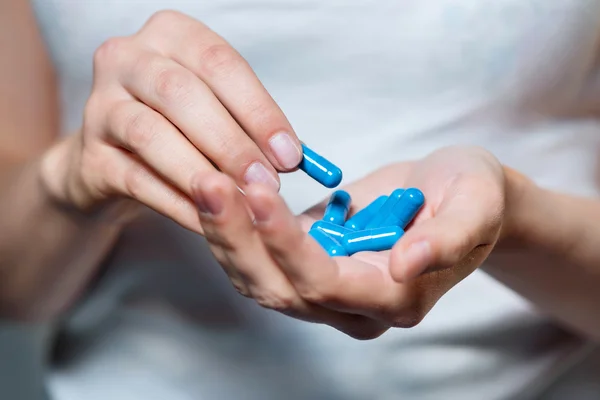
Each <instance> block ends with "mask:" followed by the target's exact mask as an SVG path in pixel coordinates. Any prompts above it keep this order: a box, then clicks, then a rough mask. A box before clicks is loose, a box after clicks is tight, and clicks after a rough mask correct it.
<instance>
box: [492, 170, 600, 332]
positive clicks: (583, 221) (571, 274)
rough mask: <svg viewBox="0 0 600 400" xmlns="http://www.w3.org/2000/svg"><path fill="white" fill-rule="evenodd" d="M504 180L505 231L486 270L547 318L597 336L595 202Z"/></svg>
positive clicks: (599, 292)
mask: <svg viewBox="0 0 600 400" xmlns="http://www.w3.org/2000/svg"><path fill="white" fill-rule="evenodd" d="M511 175H512V176H511ZM508 176H509V181H510V180H511V179H514V181H513V182H512V183H509V196H510V197H511V198H510V199H509V200H510V201H509V204H511V201H512V205H510V208H511V209H510V210H509V211H510V215H511V217H510V222H509V228H508V230H507V234H506V236H505V237H503V238H502V239H501V240H500V242H499V244H498V246H497V247H496V249H495V251H494V252H493V253H492V255H491V256H490V258H489V260H488V261H489V262H488V265H487V266H486V267H485V270H486V271H487V272H488V273H490V274H491V275H492V276H494V277H495V278H496V279H498V280H500V281H501V282H503V283H505V284H506V285H508V286H509V287H510V288H512V289H513V290H515V291H516V292H518V293H519V294H521V295H523V296H524V297H525V298H527V299H529V300H530V301H531V302H532V303H534V304H535V305H536V306H538V307H539V308H540V309H541V310H542V311H543V312H546V313H547V314H548V315H549V316H550V317H553V318H555V319H557V320H558V321H561V322H563V323H564V324H566V325H567V326H569V327H571V328H573V329H575V330H577V331H579V332H581V333H584V334H586V335H588V336H590V337H593V338H595V339H598V338H600V314H599V313H598V311H597V307H598V304H600V224H599V223H598V221H600V201H597V200H593V199H585V198H580V197H575V196H570V195H566V194H560V193H556V192H552V191H549V190H545V189H542V188H539V187H537V186H535V185H534V184H532V183H530V182H528V181H526V180H524V179H522V178H521V177H519V176H518V174H513V172H511V171H509V173H508ZM511 186H512V188H510V187H511ZM515 188H516V189H515Z"/></svg>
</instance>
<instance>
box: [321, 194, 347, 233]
mask: <svg viewBox="0 0 600 400" xmlns="http://www.w3.org/2000/svg"><path fill="white" fill-rule="evenodd" d="M351 201H352V198H351V197H350V194H349V193H348V192H346V191H344V190H338V191H336V192H334V193H333V194H332V195H331V197H330V198H329V202H328V203H327V207H325V213H324V214H323V221H327V222H331V223H333V224H337V225H343V224H344V221H346V216H347V215H348V210H349V209H350V202H351Z"/></svg>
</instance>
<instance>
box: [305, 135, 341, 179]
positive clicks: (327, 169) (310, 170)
mask: <svg viewBox="0 0 600 400" xmlns="http://www.w3.org/2000/svg"><path fill="white" fill-rule="evenodd" d="M302 152H303V157H302V161H301V162H300V165H299V166H298V168H300V169H301V170H302V171H304V172H306V174H307V175H308V176H310V177H311V178H313V179H314V180H316V181H317V182H319V183H320V184H321V185H323V186H325V187H328V188H334V187H336V186H338V185H339V184H340V183H341V182H342V170H341V169H339V168H338V167H336V166H335V165H333V164H332V163H331V162H330V161H328V160H327V159H325V158H323V157H322V156H320V155H318V154H317V153H315V152H314V151H312V150H311V149H310V148H308V147H307V146H306V145H305V144H304V143H302Z"/></svg>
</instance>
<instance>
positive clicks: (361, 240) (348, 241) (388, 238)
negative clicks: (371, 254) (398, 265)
mask: <svg viewBox="0 0 600 400" xmlns="http://www.w3.org/2000/svg"><path fill="white" fill-rule="evenodd" d="M402 235H404V230H403V229H402V228H400V227H399V226H384V227H381V228H374V229H365V230H362V231H356V232H351V233H348V234H346V235H344V237H343V238H342V246H343V247H344V249H345V250H346V253H347V254H348V255H352V254H355V253H360V252H362V251H385V250H389V249H391V248H392V247H394V245H395V244H396V242H397V241H398V240H399V239H400V238H401V237H402Z"/></svg>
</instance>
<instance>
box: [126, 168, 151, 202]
mask: <svg viewBox="0 0 600 400" xmlns="http://www.w3.org/2000/svg"><path fill="white" fill-rule="evenodd" d="M147 177H148V172H147V171H146V170H145V169H144V168H143V167H142V166H141V165H134V166H131V167H130V168H128V169H127V170H126V171H125V173H124V176H123V181H124V189H125V193H124V194H126V195H127V196H129V197H131V198H132V199H134V200H138V201H139V200H140V199H141V198H142V195H143V190H144V189H143V188H144V181H145V180H146V179H147Z"/></svg>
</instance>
